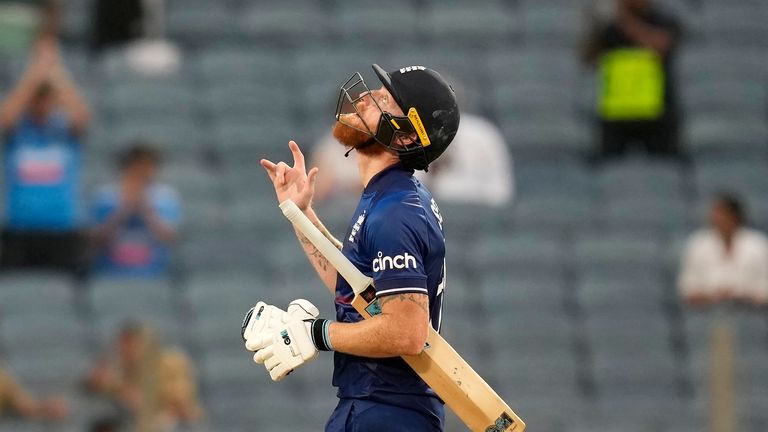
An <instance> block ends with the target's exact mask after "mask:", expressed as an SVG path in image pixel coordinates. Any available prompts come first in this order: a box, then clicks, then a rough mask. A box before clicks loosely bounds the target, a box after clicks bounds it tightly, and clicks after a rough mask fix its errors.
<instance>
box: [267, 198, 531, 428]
mask: <svg viewBox="0 0 768 432" xmlns="http://www.w3.org/2000/svg"><path fill="white" fill-rule="evenodd" d="M280 209H281V210H282V211H283V214H284V215H285V217H286V218H288V220H290V221H291V222H292V223H293V225H294V226H295V227H296V228H297V229H298V230H299V231H300V232H301V233H302V234H304V236H306V237H307V239H309V241H310V242H312V244H313V245H314V246H315V247H316V248H317V250H319V251H320V253H322V254H323V256H324V257H325V258H326V259H327V260H328V262H330V263H331V265H333V266H334V267H335V268H336V270H337V271H338V272H339V274H340V275H341V277H343V278H344V279H345V280H346V281H347V282H348V283H349V285H350V286H351V287H352V290H353V291H354V293H355V297H354V299H353V300H352V306H353V307H354V308H355V310H356V311H358V312H359V313H360V315H362V316H363V318H365V319H367V318H370V317H372V316H374V315H376V314H378V313H380V312H381V309H380V308H379V304H378V301H377V300H376V290H375V289H374V285H373V279H372V278H370V277H368V276H366V275H364V274H363V273H362V272H360V270H358V269H357V267H355V265H354V264H352V263H351V262H350V261H349V260H348V259H347V257H345V256H344V254H342V253H341V251H340V250H339V249H337V248H336V247H335V246H334V245H333V244H332V243H331V241H330V240H328V239H327V238H325V236H324V235H323V234H322V233H321V232H320V230H319V229H317V227H315V225H314V224H312V222H311V221H310V220H309V218H307V217H306V216H305V215H304V213H303V212H302V211H301V210H299V208H298V207H297V206H296V204H295V203H294V202H293V201H291V200H285V201H283V202H282V203H280ZM403 360H405V362H406V363H407V364H408V365H409V366H410V367H411V368H412V369H413V370H414V371H415V372H416V373H417V374H418V375H419V376H420V377H421V379H423V380H424V382H425V383H427V385H429V386H430V387H431V388H432V389H433V390H434V391H435V393H437V395H438V396H440V398H441V399H442V400H443V401H444V402H445V404H446V405H448V407H449V408H450V409H451V410H452V411H453V412H454V413H455V414H456V415H457V416H458V417H459V418H460V419H461V420H462V421H463V422H464V424H466V425H467V427H469V429H470V430H472V431H473V432H522V431H523V430H525V423H524V422H523V421H522V420H521V419H520V417H518V416H517V414H515V412H514V411H512V409H511V408H510V407H509V405H507V404H506V403H505V402H504V401H503V400H502V399H501V397H499V395H498V394H496V392H495V391H494V390H493V389H492V388H491V386H489V385H488V383H486V382H485V380H483V378H482V377H480V375H478V374H477V372H475V371H474V370H473V369H472V367H471V366H470V365H469V364H467V362H466V361H465V360H464V359H463V358H462V357H461V356H460V355H459V354H458V353H457V352H456V350H454V349H453V347H451V345H450V344H449V343H448V342H446V341H445V339H443V338H442V336H440V334H438V333H437V332H436V331H435V330H434V329H433V328H432V326H430V327H429V335H428V336H427V343H426V345H425V347H424V350H423V351H422V352H421V354H419V355H415V356H403Z"/></svg>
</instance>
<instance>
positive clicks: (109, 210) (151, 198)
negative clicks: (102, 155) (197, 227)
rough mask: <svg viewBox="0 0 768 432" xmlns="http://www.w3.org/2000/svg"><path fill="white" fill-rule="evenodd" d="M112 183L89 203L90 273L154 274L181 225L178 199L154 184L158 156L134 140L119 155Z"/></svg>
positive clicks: (160, 270)
mask: <svg viewBox="0 0 768 432" xmlns="http://www.w3.org/2000/svg"><path fill="white" fill-rule="evenodd" d="M118 164H119V166H120V170H121V171H122V174H121V178H120V180H119V181H118V182H117V183H115V184H109V185H105V186H102V187H101V188H100V189H99V190H98V191H97V192H96V194H95V197H94V199H93V202H92V204H91V216H92V218H93V223H94V224H95V226H94V228H93V237H94V242H95V250H96V261H95V263H94V270H95V271H96V272H101V273H108V274H114V275H126V276H145V277H154V276H160V275H163V274H165V273H166V272H167V270H168V266H169V262H170V248H169V246H170V245H171V244H172V243H173V242H174V240H176V236H177V230H178V227H179V223H180V221H181V202H180V199H179V195H178V193H177V192H176V190H174V189H173V188H172V187H171V186H168V185H166V184H163V183H160V182H157V181H156V174H157V170H158V164H159V156H158V154H157V152H156V151H155V150H154V148H153V147H152V146H151V145H149V144H146V143H144V142H136V143H134V144H133V145H132V146H130V148H128V149H127V150H126V151H125V152H124V153H123V154H122V155H120V157H119V161H118Z"/></svg>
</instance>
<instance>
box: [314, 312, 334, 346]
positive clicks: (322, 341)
mask: <svg viewBox="0 0 768 432" xmlns="http://www.w3.org/2000/svg"><path fill="white" fill-rule="evenodd" d="M330 325H331V322H330V321H329V320H327V319H322V318H321V319H316V320H314V321H313V322H312V341H313V342H314V343H315V347H317V349H318V350H320V351H333V346H332V345H331V338H330V337H329V335H328V327H329V326H330Z"/></svg>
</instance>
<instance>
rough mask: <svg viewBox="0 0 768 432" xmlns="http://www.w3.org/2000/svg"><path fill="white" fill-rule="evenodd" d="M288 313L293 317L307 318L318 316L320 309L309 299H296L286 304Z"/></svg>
mask: <svg viewBox="0 0 768 432" xmlns="http://www.w3.org/2000/svg"><path fill="white" fill-rule="evenodd" d="M288 315H290V316H291V318H293V319H298V320H302V321H304V320H308V319H315V318H317V317H319V316H320V311H319V310H318V309H317V307H316V306H315V305H314V304H312V302H310V301H309V300H304V299H296V300H294V301H292V302H290V303H289V304H288Z"/></svg>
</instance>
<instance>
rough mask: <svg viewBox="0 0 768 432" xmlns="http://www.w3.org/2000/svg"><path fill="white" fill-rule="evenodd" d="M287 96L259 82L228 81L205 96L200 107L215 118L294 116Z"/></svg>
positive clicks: (200, 98)
mask: <svg viewBox="0 0 768 432" xmlns="http://www.w3.org/2000/svg"><path fill="white" fill-rule="evenodd" d="M285 94H286V90H285V89H284V88H283V87H282V86H279V85H274V84H270V85H265V84H262V83H261V82H259V81H256V80H249V81H234V82H233V81H224V82H221V83H217V84H214V85H212V86H211V87H210V88H209V89H208V91H207V92H202V93H201V94H200V96H199V101H198V104H199V105H200V107H201V108H203V109H204V110H205V111H206V112H208V114H209V115H210V116H211V117H212V118H226V117H243V116H253V117H256V116H260V115H266V116H269V117H271V116H275V115H279V116H290V115H292V113H291V108H292V107H291V105H290V102H291V101H290V99H289V98H287V97H285Z"/></svg>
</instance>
